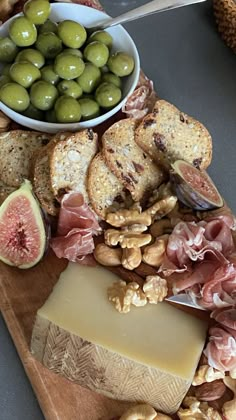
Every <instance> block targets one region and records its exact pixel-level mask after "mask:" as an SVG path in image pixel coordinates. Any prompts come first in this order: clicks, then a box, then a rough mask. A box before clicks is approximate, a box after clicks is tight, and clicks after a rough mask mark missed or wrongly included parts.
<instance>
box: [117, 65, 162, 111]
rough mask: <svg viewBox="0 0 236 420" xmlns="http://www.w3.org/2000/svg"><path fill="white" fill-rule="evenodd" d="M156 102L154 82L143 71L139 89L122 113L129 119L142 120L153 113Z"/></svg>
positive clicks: (131, 96)
mask: <svg viewBox="0 0 236 420" xmlns="http://www.w3.org/2000/svg"><path fill="white" fill-rule="evenodd" d="M156 101H157V95H156V93H155V91H154V87H153V82H152V81H151V80H149V79H148V78H147V77H146V76H145V75H144V73H143V72H142V70H141V72H140V76H139V81H138V84H137V87H136V89H135V90H134V92H133V93H132V94H131V95H130V96H129V98H128V99H127V101H126V103H125V105H124V106H123V108H122V111H123V112H124V114H126V116H127V117H131V118H135V119H141V118H143V117H145V115H147V114H148V113H149V112H152V110H153V107H154V105H155V102H156Z"/></svg>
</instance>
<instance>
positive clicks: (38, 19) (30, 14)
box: [24, 0, 51, 25]
mask: <svg viewBox="0 0 236 420" xmlns="http://www.w3.org/2000/svg"><path fill="white" fill-rule="evenodd" d="M50 11H51V6H50V3H49V1H48V0H29V1H27V3H25V5H24V14H25V16H26V17H27V18H28V19H29V20H30V21H31V22H32V23H34V24H35V25H42V24H43V23H44V22H46V20H47V18H48V16H49V15H50Z"/></svg>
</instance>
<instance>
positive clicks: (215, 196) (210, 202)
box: [170, 160, 224, 210]
mask: <svg viewBox="0 0 236 420" xmlns="http://www.w3.org/2000/svg"><path fill="white" fill-rule="evenodd" d="M171 167H172V169H171V171H170V180H171V182H172V185H173V187H174V189H175V192H176V195H177V197H178V199H179V200H180V201H181V202H182V203H183V204H185V205H186V206H187V207H191V208H192V209H194V210H212V209H215V208H219V207H222V206H223V204H224V203H223V199H222V197H221V195H220V194H219V192H218V190H217V188H216V186H215V185H214V183H213V181H212V180H211V178H210V177H209V175H208V174H207V173H206V171H200V170H199V169H197V168H195V167H194V166H192V165H191V164H190V163H188V162H185V161H184V160H177V161H175V163H173V164H172V165H171Z"/></svg>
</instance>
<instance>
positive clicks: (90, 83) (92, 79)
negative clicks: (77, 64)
mask: <svg viewBox="0 0 236 420" xmlns="http://www.w3.org/2000/svg"><path fill="white" fill-rule="evenodd" d="M100 80H101V71H100V69H99V68H98V67H96V66H94V65H93V64H92V63H85V69H84V71H83V73H82V74H81V76H80V77H78V79H77V82H78V83H79V85H80V86H81V88H82V89H83V92H85V93H91V92H93V90H94V89H95V88H96V87H97V86H98V85H99V83H100Z"/></svg>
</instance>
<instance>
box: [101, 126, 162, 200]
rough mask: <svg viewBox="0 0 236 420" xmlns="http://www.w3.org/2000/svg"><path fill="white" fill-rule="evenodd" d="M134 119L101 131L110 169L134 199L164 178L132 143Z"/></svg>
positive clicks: (148, 158) (141, 196) (155, 186)
mask: <svg viewBox="0 0 236 420" xmlns="http://www.w3.org/2000/svg"><path fill="white" fill-rule="evenodd" d="M136 127H137V122H136V121H135V120H133V119H131V118H127V119H123V120H121V121H119V122H117V123H115V124H113V125H112V126H111V127H110V128H109V129H108V130H107V131H106V132H105V133H104V135H103V137H102V144H103V153H104V157H105V161H106V164H107V166H108V167H109V168H110V170H111V171H112V172H113V173H114V174H115V176H116V177H117V178H118V179H119V180H120V182H121V183H122V184H123V185H124V187H125V188H127V189H128V190H129V191H130V193H131V195H132V198H133V200H134V201H140V200H142V199H143V198H144V197H145V196H146V194H147V193H149V192H150V191H152V190H153V189H154V188H157V187H158V186H159V185H160V184H161V183H162V181H163V179H164V173H163V171H162V170H161V169H160V168H159V167H158V166H157V165H155V164H154V163H153V161H152V160H151V159H150V157H149V156H148V155H147V154H146V153H144V152H143V150H142V149H141V148H140V147H139V146H138V145H137V144H136V143H135V141H134V133H135V128H136Z"/></svg>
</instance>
